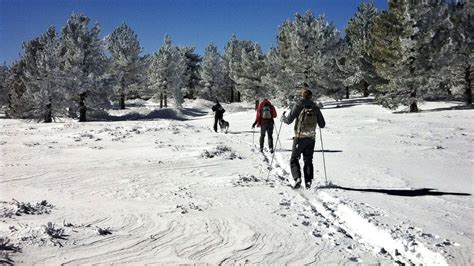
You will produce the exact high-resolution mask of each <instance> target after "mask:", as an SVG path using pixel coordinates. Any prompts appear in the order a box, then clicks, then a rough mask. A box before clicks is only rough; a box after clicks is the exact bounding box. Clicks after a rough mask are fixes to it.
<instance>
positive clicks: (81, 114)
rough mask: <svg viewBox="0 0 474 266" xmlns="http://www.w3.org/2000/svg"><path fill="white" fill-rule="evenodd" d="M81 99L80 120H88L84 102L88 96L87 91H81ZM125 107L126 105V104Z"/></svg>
mask: <svg viewBox="0 0 474 266" xmlns="http://www.w3.org/2000/svg"><path fill="white" fill-rule="evenodd" d="M80 97H81V99H80V100H79V122H86V121H87V119H86V111H87V109H86V105H85V103H84V100H85V98H86V93H85V92H84V93H81V95H80ZM124 109H125V106H124Z"/></svg>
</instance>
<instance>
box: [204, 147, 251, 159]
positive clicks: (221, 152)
mask: <svg viewBox="0 0 474 266" xmlns="http://www.w3.org/2000/svg"><path fill="white" fill-rule="evenodd" d="M215 156H222V157H224V158H226V159H229V160H234V159H237V158H238V159H242V156H240V155H238V154H237V153H236V152H235V151H233V150H232V148H230V147H228V146H225V145H218V146H217V147H216V148H215V149H214V150H211V151H208V150H204V151H203V152H202V153H201V157H203V158H214V157H215Z"/></svg>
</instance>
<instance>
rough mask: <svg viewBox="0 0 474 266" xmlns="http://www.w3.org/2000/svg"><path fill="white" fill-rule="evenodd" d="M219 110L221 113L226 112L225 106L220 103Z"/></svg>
mask: <svg viewBox="0 0 474 266" xmlns="http://www.w3.org/2000/svg"><path fill="white" fill-rule="evenodd" d="M217 111H218V112H220V113H224V112H225V109H224V107H222V105H220V104H219V106H217Z"/></svg>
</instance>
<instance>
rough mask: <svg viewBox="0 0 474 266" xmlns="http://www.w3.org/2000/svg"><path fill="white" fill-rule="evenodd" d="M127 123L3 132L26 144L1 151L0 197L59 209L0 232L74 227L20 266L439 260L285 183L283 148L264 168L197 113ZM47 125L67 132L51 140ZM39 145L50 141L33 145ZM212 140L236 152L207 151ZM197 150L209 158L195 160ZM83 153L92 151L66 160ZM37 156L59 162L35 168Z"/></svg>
mask: <svg viewBox="0 0 474 266" xmlns="http://www.w3.org/2000/svg"><path fill="white" fill-rule="evenodd" d="M211 120H212V118H211V117H207V120H206V121H207V122H205V123H208V124H210V123H211V122H210V121H211ZM128 123H131V124H132V125H127V126H128V127H127V126H124V124H121V125H120V126H115V125H116V124H114V123H101V124H98V125H89V126H88V127H87V130H86V131H83V132H82V133H80V132H79V133H78V131H80V129H79V127H80V125H78V124H75V123H74V124H64V125H60V126H54V127H53V128H48V126H47V125H38V126H35V127H34V128H35V129H31V130H37V131H40V132H45V134H46V135H44V136H43V137H44V138H43V139H41V138H40V139H38V140H37V141H38V142H39V143H40V144H39V145H38V144H35V143H37V142H36V140H35V141H32V142H22V141H21V140H17V139H13V137H18V135H20V134H21V133H20V132H21V128H22V127H27V128H33V127H32V126H28V125H27V124H17V126H18V129H16V131H15V129H14V128H9V129H8V130H5V129H4V130H5V131H4V132H7V133H8V134H5V135H9V136H11V137H12V138H10V139H9V141H11V142H13V145H14V146H15V145H16V146H21V145H22V143H30V144H31V143H33V144H31V145H23V147H22V148H18V147H8V149H9V150H10V149H11V150H13V149H14V148H15V149H18V150H19V151H20V152H19V153H18V154H16V153H15V154H13V153H8V156H11V158H9V160H8V162H9V163H10V165H5V164H2V172H3V174H2V176H1V179H0V185H1V186H2V190H3V191H6V192H8V193H6V196H2V198H1V200H5V201H7V200H9V198H6V197H10V198H12V197H15V198H17V199H18V200H23V199H22V198H21V197H22V196H25V198H26V199H25V200H27V199H46V200H48V202H52V203H53V204H54V205H56V207H55V208H54V209H53V210H52V212H51V214H49V215H45V216H37V217H31V216H29V217H27V216H22V217H24V218H13V219H4V221H3V225H1V227H0V232H1V233H2V235H5V234H7V236H8V237H9V238H10V239H13V240H14V241H15V242H19V243H21V241H20V239H22V237H24V236H31V235H35V234H36V233H35V232H36V231H37V230H38V228H40V225H42V224H45V223H46V222H47V221H53V222H55V223H57V224H61V222H62V221H65V222H72V223H73V224H74V227H73V228H72V229H70V230H69V231H67V232H68V238H67V240H64V241H62V244H63V247H61V248H59V247H57V246H53V245H51V243H49V242H48V241H46V242H47V244H41V243H39V242H37V239H35V240H32V241H33V242H32V243H30V244H28V245H25V244H24V245H23V246H22V248H23V252H22V253H15V254H13V255H12V256H13V258H14V260H15V262H16V263H18V264H30V263H31V262H35V263H37V264H74V265H78V264H93V263H105V264H109V263H124V264H145V263H153V262H160V263H165V264H166V263H172V264H176V263H212V264H244V263H252V264H311V263H314V264H345V263H348V262H354V263H369V264H370V263H382V264H386V263H415V264H428V265H431V264H447V261H446V259H445V258H444V257H443V256H442V255H440V254H438V253H436V252H435V251H432V250H430V249H429V248H427V247H426V246H425V245H424V244H423V243H422V241H421V240H419V239H409V240H408V239H407V237H404V236H403V235H402V236H393V235H392V234H391V233H390V231H389V230H388V229H387V228H383V227H379V226H378V225H376V224H374V223H372V222H371V221H370V220H368V219H367V218H364V217H363V213H360V212H359V211H358V210H355V209H353V208H351V206H349V204H348V203H347V202H343V201H341V200H340V199H338V198H336V197H333V196H331V195H330V194H329V193H327V192H325V191H322V190H309V191H305V190H297V191H295V190H293V189H291V188H290V187H288V185H287V184H288V179H289V178H291V177H290V174H289V172H290V171H289V162H288V158H286V157H285V156H286V155H283V154H282V153H277V154H276V155H275V158H274V160H273V165H271V166H270V161H272V159H271V154H269V153H267V152H265V153H260V152H258V151H257V149H256V147H254V146H252V143H249V142H247V141H245V140H242V138H240V137H239V136H238V135H232V134H215V135H209V134H204V135H203V136H201V135H200V134H197V133H200V132H208V131H212V130H211V128H210V127H209V126H202V125H201V124H199V123H196V122H195V121H194V122H176V121H172V122H166V121H165V122H163V121H158V122H157V121H147V122H139V123H137V122H128ZM200 123H202V122H200ZM114 126H115V127H114ZM90 128H92V129H90ZM81 130H82V129H81ZM231 130H232V125H231ZM47 131H58V132H60V133H61V134H64V135H66V137H63V138H61V139H60V140H58V141H57V142H55V141H54V137H53V136H49V135H47V134H48V133H47ZM26 133H29V132H26ZM26 133H25V135H27V134H26ZM175 134H180V138H179V139H176V138H175V137H174V136H173V135H175ZM249 134H250V133H249ZM257 135H258V134H257ZM208 136H211V138H208ZM19 139H21V138H19ZM256 139H258V137H256ZM48 140H50V141H48ZM171 140H173V141H174V142H173V141H172V142H171V143H170V141H171ZM54 142H55V143H54ZM130 142H136V144H135V145H138V148H140V147H141V148H142V149H143V150H140V149H135V150H130V151H129V154H127V156H121V153H123V152H127V151H123V150H121V148H120V147H119V146H121V145H126V144H127V143H130ZM45 143H47V144H48V145H51V147H52V148H50V149H39V148H38V146H41V145H44V144H45ZM219 145H227V146H228V147H230V149H231V150H232V151H233V152H235V153H236V154H237V157H233V156H230V155H229V154H228V153H223V154H220V153H217V152H216V151H214V150H212V149H214V148H216V146H217V147H218V146H219ZM25 147H27V148H25ZM94 147H102V148H100V149H95V148H94ZM123 147H127V146H123ZM277 147H278V146H277ZM63 148H67V149H64V150H63ZM91 148H93V149H91ZM203 148H205V149H206V151H208V152H209V151H210V152H211V153H212V152H216V153H215V157H214V158H203V157H202V153H203ZM31 149H35V151H36V152H37V154H34V155H31ZM9 150H7V152H8V151H9ZM85 150H91V152H86V153H85V154H90V157H88V158H85V159H84V160H80V161H78V162H70V161H68V160H69V159H71V158H75V157H74V153H75V152H78V153H84V152H85ZM157 150H158V151H161V152H160V153H158V154H156V153H154V151H157ZM26 151H27V152H26ZM92 151H93V152H92ZM36 156H40V157H41V158H43V160H45V161H48V160H50V159H55V161H54V163H51V162H50V163H49V164H46V165H43V164H42V162H41V160H38V159H37V158H35V157H36ZM239 156H240V157H241V159H240V158H239ZM62 157H64V158H63V159H62ZM17 161H24V162H25V164H24V165H23V163H21V164H19V165H15V164H14V163H13V162H17ZM239 163H241V164H239ZM49 167H52V168H53V169H54V170H53V171H50V170H48V168H49ZM223 167H224V168H225V169H226V172H225V174H223V173H222V170H219V169H222V168H223ZM269 167H271V168H272V172H271V174H270V178H269V179H268V180H267V179H266V177H267V170H268V169H269ZM17 168H20V169H21V170H17ZM255 168H256V169H255ZM216 174H217V175H218V176H216ZM236 176H240V179H237V178H236ZM256 195H259V197H255V196H256ZM260 196H261V197H260ZM32 201H33V200H32ZM353 204H354V203H353ZM382 211H383V210H382ZM7 225H8V226H13V227H14V228H15V230H16V231H14V230H11V229H10V230H8V229H5V228H6V227H8V226H7ZM96 227H101V228H106V227H111V231H112V234H111V235H105V236H100V235H97V234H96V233H95V228H96ZM40 237H44V236H42V235H41V234H39V235H38V238H40ZM35 241H36V242H35Z"/></svg>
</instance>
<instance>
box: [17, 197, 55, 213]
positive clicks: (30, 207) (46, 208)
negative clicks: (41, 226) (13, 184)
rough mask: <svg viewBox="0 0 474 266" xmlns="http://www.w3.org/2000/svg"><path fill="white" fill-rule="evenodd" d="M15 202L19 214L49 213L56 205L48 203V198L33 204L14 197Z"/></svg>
mask: <svg viewBox="0 0 474 266" xmlns="http://www.w3.org/2000/svg"><path fill="white" fill-rule="evenodd" d="M13 203H14V204H15V205H16V208H17V210H16V212H15V214H16V215H17V216H21V215H22V214H44V213H46V214H48V213H50V212H51V209H52V208H53V207H54V206H53V205H52V204H51V203H48V202H47V201H46V200H43V201H41V202H37V203H36V204H31V203H29V202H20V201H17V200H15V199H13Z"/></svg>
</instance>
